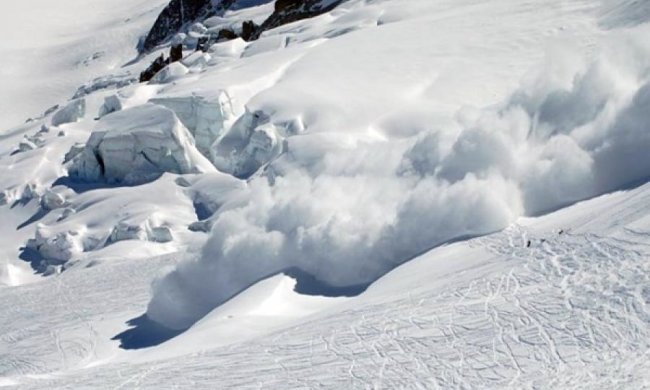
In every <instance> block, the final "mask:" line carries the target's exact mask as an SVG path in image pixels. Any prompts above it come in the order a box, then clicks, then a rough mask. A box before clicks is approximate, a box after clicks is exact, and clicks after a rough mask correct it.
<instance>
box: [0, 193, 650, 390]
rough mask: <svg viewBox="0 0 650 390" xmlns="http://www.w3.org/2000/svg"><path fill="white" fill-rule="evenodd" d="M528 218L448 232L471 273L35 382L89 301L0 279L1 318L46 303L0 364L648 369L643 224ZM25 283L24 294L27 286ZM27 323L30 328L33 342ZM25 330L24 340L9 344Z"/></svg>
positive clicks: (277, 380) (259, 370) (87, 339)
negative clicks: (473, 258)
mask: <svg viewBox="0 0 650 390" xmlns="http://www.w3.org/2000/svg"><path fill="white" fill-rule="evenodd" d="M646 198H647V196H645V197H643V198H642V199H641V203H639V204H637V205H638V206H642V205H643V201H644V200H647V199H646ZM646 208H647V207H646ZM534 230H535V229H532V230H531V229H528V228H526V227H524V226H520V225H514V226H512V227H510V228H508V229H507V230H506V231H504V232H501V233H497V234H494V235H490V236H487V237H483V238H479V239H475V240H472V241H470V242H469V243H468V244H463V243H461V245H466V247H469V248H472V250H479V251H481V252H483V253H484V254H485V257H486V259H487V260H486V261H484V262H482V263H481V264H480V265H479V267H478V268H477V269H473V270H469V271H468V272H472V273H473V274H472V275H474V274H476V276H475V277H472V278H466V277H465V276H464V272H461V273H459V274H458V275H457V276H455V277H454V278H452V280H451V281H450V282H445V283H444V285H441V286H438V287H435V288H428V287H427V286H414V289H413V291H411V292H408V291H404V292H400V293H399V294H395V295H392V294H388V295H386V294H376V293H373V292H372V291H369V292H368V293H367V294H366V295H365V296H362V297H360V298H357V299H358V300H359V302H355V303H356V304H348V305H345V306H344V307H342V308H341V309H340V310H339V311H335V312H332V313H328V314H327V315H317V316H315V317H312V318H310V319H309V320H308V321H306V322H305V323H303V324H300V325H298V326H295V327H291V328H289V329H286V330H282V331H280V332H276V333H273V334H271V335H268V336H266V337H264V338H258V339H256V340H253V341H251V342H246V343H242V344H238V345H233V346H229V347H224V348H218V349H214V350H208V351H204V352H201V353H197V354H193V355H190V356H184V357H182V358H180V359H179V358H174V359H168V360H161V361H156V362H153V363H152V362H147V363H145V364H142V363H141V364H136V365H133V364H116V365H109V366H102V367H99V368H93V369H88V370H85V371H77V372H70V373H66V374H65V375H63V376H62V377H58V376H55V377H54V378H49V377H47V376H46V377H42V376H39V380H37V381H33V380H29V379H27V378H29V375H34V374H36V375H38V374H45V373H47V372H48V369H47V368H48V367H50V368H51V366H52V363H51V362H47V359H53V358H54V357H53V356H52V355H55V354H56V353H55V352H56V351H57V350H60V348H61V343H67V345H66V346H65V351H66V352H65V353H63V352H61V355H62V357H61V363H60V366H61V367H63V368H71V367H72V366H71V362H72V361H76V362H77V364H80V363H82V362H83V361H84V360H85V359H87V358H88V357H89V356H90V355H92V354H93V340H95V339H96V337H97V334H96V333H95V331H93V329H92V320H89V319H87V318H86V317H85V315H84V314H85V313H84V310H87V309H84V305H85V304H91V305H92V303H91V302H92V300H91V299H87V300H81V301H77V302H73V301H69V300H67V298H66V294H65V291H66V289H67V288H69V287H66V282H63V281H62V279H64V276H59V277H58V278H57V279H58V280H56V281H54V280H53V281H51V282H50V284H52V285H53V286H54V287H55V288H58V291H59V294H55V295H54V297H56V298H54V297H53V298H51V299H52V302H47V301H46V302H42V300H43V299H45V300H47V297H44V296H39V297H38V298H37V297H34V296H33V295H34V294H30V293H29V291H27V292H25V291H23V293H22V294H17V295H18V296H22V297H23V300H24V301H26V302H24V301H20V302H19V303H18V304H16V301H17V300H18V299H19V298H18V297H11V299H9V297H7V293H8V292H11V291H15V290H14V289H4V290H0V293H1V294H2V295H3V297H2V298H3V299H2V302H3V304H4V306H6V307H3V310H2V313H3V318H1V321H2V323H4V324H6V323H7V321H11V319H12V318H14V319H17V318H23V319H24V318H25V317H26V316H24V315H23V316H20V317H19V316H17V315H16V313H15V312H14V313H12V311H11V307H15V308H17V307H20V308H23V310H24V308H25V307H29V305H30V304H32V305H37V306H39V307H41V308H43V307H46V308H50V310H52V311H53V313H52V315H48V316H44V317H43V318H47V319H49V320H50V321H51V322H50V324H39V325H38V326H37V327H36V328H29V327H27V328H24V327H19V326H15V325H14V326H11V328H12V329H21V331H20V332H19V333H15V332H14V333H10V334H7V335H4V336H3V337H2V342H3V343H4V344H5V345H10V346H11V347H10V348H8V349H10V350H14V351H18V350H19V351H22V352H24V355H22V354H13V357H12V359H11V360H10V362H11V364H10V366H11V368H10V369H9V370H7V369H5V372H4V374H5V375H6V374H9V376H10V377H12V376H15V377H17V376H23V378H21V382H22V380H23V379H26V381H25V382H22V383H23V385H24V386H25V388H29V387H30V386H33V387H34V388H43V387H48V388H56V387H63V386H72V387H93V386H101V384H105V383H116V382H114V378H115V377H119V378H122V379H121V380H120V385H118V386H116V388H154V387H156V386H160V384H164V386H165V387H168V388H172V387H176V388H184V387H190V386H199V387H206V386H209V385H210V384H219V386H224V387H230V388H232V387H237V388H257V387H260V388H317V387H325V388H401V387H407V388H450V387H456V388H495V387H498V388H504V387H512V388H538V387H544V388H567V387H572V388H622V387H625V388H642V387H644V386H647V385H648V382H647V378H644V375H643V374H642V373H644V372H648V370H650V310H648V308H649V303H650V288H648V286H650V264H649V263H648V262H647V261H644V260H645V259H647V258H648V257H649V256H650V242H648V236H647V234H646V233H644V232H640V231H633V230H630V229H623V230H622V234H616V235H608V236H601V235H598V234H594V233H580V232H573V231H568V232H563V234H559V233H558V232H557V230H554V231H547V232H545V233H537V232H535V231H534ZM527 241H530V242H531V244H530V247H529V248H528V247H526V243H527ZM149 266H150V267H155V266H158V264H156V263H155V262H154V263H151V264H150V265H149ZM149 266H148V267H147V269H149ZM431 266H435V264H433V263H432V264H431ZM144 271H146V270H145V269H143V270H141V271H139V272H138V274H139V275H138V274H136V275H133V274H131V273H129V274H130V276H129V283H128V284H132V285H133V286H143V285H146V284H144V283H137V282H138V279H139V278H145V279H146V277H147V276H146V273H145V272H144ZM116 273H117V274H116V275H115V276H111V277H124V276H125V275H121V274H120V273H119V269H117V270H116ZM454 279H455V280H454ZM75 282H77V283H78V282H80V281H75ZM96 282H97V281H96V280H95V279H92V282H87V285H86V286H85V288H84V287H83V285H80V287H79V288H83V289H84V291H83V292H84V293H85V292H90V291H94V292H96V293H97V298H98V299H99V297H103V296H105V295H103V291H102V289H101V286H92V285H93V284H95V283H96ZM91 286H92V287H91ZM98 287H99V288H98ZM30 288H33V287H30V286H27V289H30ZM39 290H40V289H37V290H36V291H34V292H35V293H36V294H38V295H40V291H39ZM86 290H87V291H86ZM134 292H137V291H129V292H128V293H129V295H133V293H134ZM61 293H63V294H61ZM124 293H126V291H125V292H124ZM140 293H142V292H140ZM118 295H119V294H118ZM143 295H146V294H143ZM120 298H121V297H119V296H115V297H112V299H111V301H113V302H107V304H111V305H112V304H117V303H118V302H120V300H121V299H120ZM101 299H103V298H101ZM39 300H40V301H41V302H39ZM84 302H86V303H84ZM95 304H96V303H95ZM135 306H137V305H135ZM131 308H132V309H133V310H137V307H133V306H131ZM122 309H123V310H124V311H128V309H129V308H126V307H125V308H122ZM55 313H59V315H58V316H57V315H56V314H55ZM62 324H66V326H65V327H68V329H66V331H70V329H75V333H77V334H79V335H81V336H79V338H78V339H72V340H70V339H67V340H59V338H58V337H59V336H58V335H57V333H51V332H48V331H46V329H48V328H49V329H62ZM65 327H64V328H65ZM82 329H83V330H82ZM37 333H40V334H41V337H40V339H37V340H39V341H38V342H37V343H34V341H35V340H34V337H35V334H37ZM25 340H28V342H29V344H22V345H21V343H24V342H25V343H26V341H25ZM36 346H39V347H38V349H37V350H34V348H35V347H36ZM18 347H20V348H18ZM39 350H40V351H42V352H44V351H49V353H48V354H49V355H50V357H43V358H42V360H39V359H36V358H35V352H38V351H39ZM4 361H6V360H4ZM25 375H27V376H26V377H25Z"/></svg>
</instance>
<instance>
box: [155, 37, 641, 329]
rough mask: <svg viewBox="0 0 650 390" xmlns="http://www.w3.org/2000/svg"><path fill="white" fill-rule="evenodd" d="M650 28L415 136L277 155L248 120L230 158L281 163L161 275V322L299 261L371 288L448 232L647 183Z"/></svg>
mask: <svg viewBox="0 0 650 390" xmlns="http://www.w3.org/2000/svg"><path fill="white" fill-rule="evenodd" d="M647 33H648V27H643V28H638V29H637V30H633V31H629V32H626V33H624V34H622V33H616V34H615V35H614V36H613V37H612V42H611V44H609V45H606V47H605V48H604V50H603V51H602V53H601V54H599V55H597V56H596V57H595V58H594V59H593V60H590V61H586V60H584V59H582V58H577V57H576V56H575V55H572V54H571V48H569V49H567V50H566V51H562V52H561V53H555V52H553V53H551V57H550V58H549V60H548V62H547V63H548V65H546V66H542V67H541V70H540V71H539V72H538V76H537V77H529V78H527V79H526V80H524V81H523V82H522V84H521V87H520V88H519V89H518V90H516V91H515V92H514V93H513V94H512V95H511V98H509V99H507V100H506V101H505V102H504V103H503V104H500V105H498V106H496V107H492V108H487V109H476V108H471V107H467V108H464V109H461V110H460V111H459V112H458V113H457V115H456V119H455V120H454V121H453V123H445V122H441V123H439V124H438V126H434V127H433V128H432V126H431V125H430V124H429V125H427V124H420V125H419V126H420V127H421V128H427V127H428V128H430V129H431V130H428V131H423V132H421V133H420V134H418V135H417V136H416V137H414V138H413V139H411V140H406V141H404V140H402V141H398V139H394V140H392V141H393V142H388V143H387V142H384V140H385V139H386V137H387V136H389V135H390V134H391V130H392V129H390V126H391V124H390V123H386V124H384V125H383V126H386V127H387V128H386V129H383V132H382V133H381V136H380V137H376V138H372V137H370V138H366V139H365V140H364V141H362V142H354V143H352V145H353V146H351V147H346V146H344V144H342V143H341V141H340V139H338V140H337V138H338V137H341V135H340V134H336V133H329V134H328V133H327V132H322V133H319V134H307V135H303V136H300V137H290V138H288V139H287V140H286V143H287V148H288V152H287V153H286V154H283V155H282V156H279V157H277V155H276V154H275V153H276V151H277V149H275V148H277V147H278V145H279V142H278V141H277V138H273V136H271V135H272V134H277V133H276V132H275V131H271V130H270V126H269V124H270V123H272V121H269V120H268V118H266V117H264V115H260V114H259V112H258V113H257V114H249V115H247V116H244V118H242V119H241V120H240V122H241V123H238V124H235V125H234V126H233V129H232V130H231V131H230V132H229V133H228V134H227V135H226V136H224V138H223V139H222V140H221V141H220V142H219V143H218V144H217V148H216V155H217V157H220V158H223V160H220V159H216V164H217V166H218V167H219V168H220V169H222V170H224V171H227V172H231V173H233V174H234V175H236V176H240V177H248V176H249V175H250V174H251V172H253V171H254V170H255V169H256V168H258V167H259V166H260V165H261V164H264V163H268V161H269V157H270V156H276V157H277V158H276V159H275V160H273V161H272V162H271V163H270V165H269V166H268V169H267V170H266V174H265V175H262V176H257V177H254V178H253V179H251V181H250V183H249V185H250V187H251V191H250V194H249V195H248V198H246V199H245V200H242V199H239V200H238V203H233V204H232V205H231V207H224V208H223V209H222V210H220V211H219V212H217V214H216V216H215V217H214V219H213V228H212V236H211V238H210V240H209V241H208V242H207V244H206V245H205V247H204V248H203V251H202V254H201V255H200V256H199V258H198V259H195V258H192V259H190V260H188V261H186V262H183V263H181V264H180V265H179V266H178V267H177V268H176V270H175V271H173V272H172V273H170V274H169V275H167V276H166V277H164V278H162V279H161V280H160V281H158V282H157V283H156V284H155V289H154V296H153V298H152V300H151V302H150V304H149V306H148V311H147V315H148V316H149V317H150V318H152V319H154V320H155V321H158V322H160V323H161V324H163V325H165V326H167V327H170V328H175V329H184V328H187V327H189V326H191V325H192V324H193V323H194V322H195V321H197V320H198V319H200V318H201V317H202V316H204V315H205V314H206V313H208V312H209V311H210V310H212V309H213V308H214V307H216V306H218V305H220V304H222V303H223V302H225V301H227V300H228V299H229V298H231V297H232V296H233V295H235V294H237V293H238V292H239V291H241V290H243V289H244V288H246V287H247V286H250V285H251V284H252V283H254V282H255V281H257V280H260V279H261V278H264V277H266V276H269V275H273V274H276V273H278V272H280V271H282V270H284V269H288V268H293V267H297V268H299V269H301V270H303V271H305V272H307V273H308V274H311V275H313V276H314V277H316V278H317V279H318V280H320V281H323V282H324V283H326V284H329V285H332V286H338V287H346V286H355V285H363V284H367V283H370V282H373V281H374V280H376V279H377V278H378V277H380V276H382V275H384V274H385V273H386V272H388V271H390V270H391V269H393V268H394V267H395V266H397V265H399V264H401V263H403V262H405V261H408V260H409V259H412V258H413V257H415V256H417V255H418V254H420V253H423V252H425V251H427V250H429V249H431V248H433V247H435V246H438V245H440V244H442V243H444V242H448V241H449V240H454V239H459V238H463V237H468V236H476V235H482V234H486V233H489V232H494V231H497V230H501V229H503V228H505V227H506V226H508V225H509V224H510V223H512V222H513V221H514V220H515V219H516V218H518V217H520V216H522V215H537V214H541V213H544V212H547V211H549V210H553V209H557V208H559V207H563V206H565V205H567V204H570V203H573V202H576V201H578V200H582V199H586V198H589V197H593V196H596V195H598V194H602V193H605V192H608V191H612V190H616V189H621V188H627V187H628V186H630V185H634V184H635V183H638V182H640V181H643V180H647V172H650V157H649V155H648V153H647V151H648V150H650V132H649V131H648V123H650V79H648V74H650V45H649V44H648V43H647V40H645V38H644V37H645V35H647ZM557 55H559V56H560V57H556V56H557ZM557 58H562V61H558V60H557ZM408 120H411V121H412V120H413V119H412V118H404V121H408ZM315 126H317V124H316V125H315ZM260 133H264V135H265V136H264V137H262V136H257V137H256V136H255V135H256V134H260ZM227 157H229V158H230V160H227ZM224 161H228V162H229V163H230V164H231V165H229V166H228V165H226V164H224V163H223V162H224ZM377 194H381V196H377Z"/></svg>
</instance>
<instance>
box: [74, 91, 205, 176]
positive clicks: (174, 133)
mask: <svg viewBox="0 0 650 390" xmlns="http://www.w3.org/2000/svg"><path fill="white" fill-rule="evenodd" d="M213 170H214V167H213V166H212V164H211V163H210V162H209V161H208V160H207V159H206V158H205V157H203V156H202V155H201V154H200V153H199V152H198V151H197V150H196V147H195V146H194V140H193V138H192V135H191V134H190V133H189V131H188V130H187V129H186V128H185V127H184V126H183V125H182V123H181V122H180V121H179V120H178V118H177V117H176V115H175V114H174V112H173V111H171V110H169V109H167V108H164V107H162V106H158V105H153V104H146V105H143V106H138V107H135V108H131V109H128V110H124V111H120V112H116V113H113V114H111V115H108V116H106V117H104V118H102V119H101V120H100V121H99V123H98V124H97V126H96V128H95V130H94V131H93V133H92V134H91V136H90V139H89V140H88V142H87V144H86V146H85V148H84V150H83V152H82V153H80V154H79V155H78V156H77V157H75V158H74V161H73V163H72V165H71V167H70V170H69V174H70V176H71V177H72V178H75V179H78V180H82V181H90V182H92V181H100V180H104V181H106V182H108V183H123V184H129V185H132V184H141V183H144V182H147V181H150V180H153V179H155V178H157V177H159V176H160V175H161V174H162V173H164V172H171V173H178V174H185V173H200V172H210V171H213Z"/></svg>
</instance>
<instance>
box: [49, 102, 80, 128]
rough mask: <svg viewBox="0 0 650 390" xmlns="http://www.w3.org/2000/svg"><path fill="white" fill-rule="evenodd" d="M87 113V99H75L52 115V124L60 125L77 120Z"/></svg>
mask: <svg viewBox="0 0 650 390" xmlns="http://www.w3.org/2000/svg"><path fill="white" fill-rule="evenodd" d="M84 115H86V100H85V99H75V100H72V101H71V102H70V103H68V104H67V105H66V106H65V107H63V108H61V109H59V110H58V111H57V112H56V114H54V116H53V117H52V126H60V125H63V124H66V123H72V122H77V121H79V120H81V119H82V118H83V117H84Z"/></svg>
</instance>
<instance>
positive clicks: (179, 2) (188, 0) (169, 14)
mask: <svg viewBox="0 0 650 390" xmlns="http://www.w3.org/2000/svg"><path fill="white" fill-rule="evenodd" d="M343 1H345V0H277V1H276V2H275V8H274V11H273V14H271V16H269V17H268V18H267V19H266V20H265V21H264V23H262V25H261V26H258V25H256V24H255V23H254V22H253V21H250V20H249V21H246V22H244V23H243V25H242V33H241V38H242V39H244V40H245V41H253V40H256V39H258V38H259V37H260V35H261V34H262V33H263V32H264V31H267V30H270V29H273V28H276V27H279V26H282V25H284V24H287V23H292V22H296V21H298V20H302V19H307V18H312V17H314V16H318V15H320V14H323V13H326V12H329V11H331V10H332V9H334V8H336V7H337V6H338V5H339V4H341V3H342V2H343ZM235 2H236V0H221V1H220V2H215V1H214V0H171V1H170V3H169V4H168V5H167V7H165V9H164V10H163V11H162V13H161V14H160V15H159V16H158V19H157V20H156V23H155V24H154V26H153V27H152V28H151V31H149V33H148V34H147V37H146V38H145V40H144V42H143V44H142V47H141V48H140V49H141V51H142V52H147V51H150V50H152V49H154V48H155V47H157V46H158V45H160V44H162V43H164V42H166V41H167V40H168V39H169V38H170V37H171V36H172V35H174V34H176V33H177V32H179V31H180V30H182V29H183V28H184V27H186V26H187V25H188V24H190V23H193V22H196V21H197V20H200V19H201V18H206V17H208V16H212V15H218V14H222V13H223V12H225V11H226V10H228V9H229V8H230V7H231V6H232V5H233V4H234V3H235ZM235 38H238V36H237V35H236V34H235V33H234V32H233V31H231V30H227V29H224V30H221V31H219V33H218V35H217V36H211V37H209V38H207V40H206V39H204V40H203V41H201V42H199V43H200V44H199V47H197V49H198V50H203V51H205V50H207V49H208V48H209V45H210V44H212V43H214V42H218V41H224V40H231V39H235Z"/></svg>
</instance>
